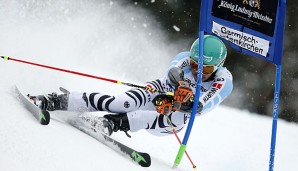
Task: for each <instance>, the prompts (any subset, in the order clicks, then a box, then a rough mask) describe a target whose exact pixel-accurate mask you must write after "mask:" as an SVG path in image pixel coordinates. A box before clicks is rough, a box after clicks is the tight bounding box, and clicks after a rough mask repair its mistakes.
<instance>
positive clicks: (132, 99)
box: [39, 35, 233, 136]
mask: <svg viewBox="0 0 298 171" xmlns="http://www.w3.org/2000/svg"><path fill="white" fill-rule="evenodd" d="M198 44H199V39H197V40H196V41H195V42H194V43H193V45H192V47H191V49H190V52H181V53H179V54H178V55H176V56H175V58H174V59H173V61H172V62H171V65H170V67H169V69H168V71H167V73H166V74H165V76H164V77H163V78H161V79H157V80H155V81H151V82H148V83H146V84H145V85H144V86H146V87H149V88H153V89H156V90H158V91H159V92H153V91H151V89H149V90H144V89H140V88H135V89H131V90H129V91H126V92H123V93H121V94H118V95H107V94H104V93H86V92H81V93H76V92H72V93H70V94H67V95H66V94H63V95H59V96H57V95H53V94H48V95H46V96H42V97H44V98H39V99H43V100H42V101H43V103H42V104H43V105H40V107H41V108H43V109H47V110H68V111H81V112H84V111H89V112H92V111H107V114H106V115H104V117H105V118H106V121H107V122H105V123H106V124H104V125H105V126H106V127H108V130H109V131H108V132H107V134H108V135H111V134H112V133H113V132H116V131H118V130H120V131H125V132H126V133H127V131H131V132H136V131H139V130H141V129H146V130H147V131H148V132H150V133H152V134H154V135H157V136H162V135H168V134H172V129H171V125H169V123H168V121H167V118H166V117H165V116H164V115H165V114H166V115H168V116H169V118H170V120H171V122H172V124H173V126H174V127H175V130H176V131H179V130H181V129H182V128H183V127H184V126H185V124H186V122H187V119H188V117H189V115H190V112H191V109H192V105H193V101H192V100H193V95H194V94H195V90H196V86H197V69H198V64H197V63H198ZM226 55H227V50H226V47H225V45H224V43H223V42H222V41H221V40H220V39H219V38H217V37H215V36H211V35H205V36H204V58H203V75H202V85H201V96H200V98H199V106H198V111H197V115H200V114H204V113H207V112H208V111H210V110H212V109H214V108H215V107H216V106H218V105H219V104H220V103H221V102H222V101H223V100H224V99H225V98H227V97H228V96H229V94H230V93H231V92H232V89H233V82H232V75H231V73H230V72H229V71H228V69H227V68H225V67H223V64H224V61H225V58H226ZM160 92H172V94H174V96H169V95H165V94H164V93H160ZM108 112H109V113H108Z"/></svg>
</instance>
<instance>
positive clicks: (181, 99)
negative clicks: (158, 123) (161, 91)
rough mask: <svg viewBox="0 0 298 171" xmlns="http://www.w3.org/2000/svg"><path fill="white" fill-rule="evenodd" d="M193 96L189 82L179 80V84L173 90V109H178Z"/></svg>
mask: <svg viewBox="0 0 298 171" xmlns="http://www.w3.org/2000/svg"><path fill="white" fill-rule="evenodd" d="M192 97H193V92H192V90H191V88H190V87H189V84H188V83H187V82H185V81H179V86H178V87H177V89H176V90H175V92H174V97H173V99H174V102H173V111H177V110H180V108H181V106H182V104H183V103H187V102H189V101H190V99H191V98H192Z"/></svg>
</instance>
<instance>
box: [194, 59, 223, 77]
mask: <svg viewBox="0 0 298 171" xmlns="http://www.w3.org/2000/svg"><path fill="white" fill-rule="evenodd" d="M190 67H191V69H192V70H193V71H195V72H198V63H197V62H196V61H194V60H193V59H190ZM217 69H218V66H216V65H203V74H212V73H213V72H215V71H216V70H217Z"/></svg>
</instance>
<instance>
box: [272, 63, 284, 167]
mask: <svg viewBox="0 0 298 171" xmlns="http://www.w3.org/2000/svg"><path fill="white" fill-rule="evenodd" d="M281 68H282V66H281V65H277V66H276V76H275V78H276V80H275V92H274V106H273V119H272V133H271V147H270V161H269V171H273V169H274V156H275V145H276V132H277V120H278V104H279V94H280V80H281Z"/></svg>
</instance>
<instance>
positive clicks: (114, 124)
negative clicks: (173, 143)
mask: <svg viewBox="0 0 298 171" xmlns="http://www.w3.org/2000/svg"><path fill="white" fill-rule="evenodd" d="M104 117H105V118H106V119H107V120H108V121H109V123H110V124H109V125H107V126H108V127H109V130H110V133H109V134H112V133H113V132H116V131H118V130H120V131H125V132H127V131H129V130H130V131H131V132H137V131H139V130H142V129H146V130H147V131H148V132H149V133H151V134H153V135H156V136H163V135H169V134H172V133H173V132H172V129H171V128H172V127H171V126H172V125H171V124H170V123H169V122H168V119H167V118H166V116H165V115H161V114H159V113H157V112H156V111H144V110H138V111H133V112H128V113H124V114H123V113H122V114H108V115H105V116H104ZM169 119H170V121H171V123H172V124H173V126H174V128H175V130H176V131H177V132H179V131H180V130H182V128H183V127H184V125H185V124H186V121H187V114H184V113H181V112H174V113H172V114H170V115H169Z"/></svg>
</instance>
